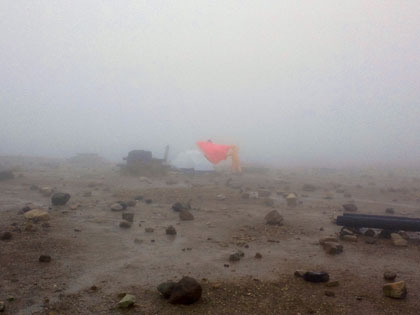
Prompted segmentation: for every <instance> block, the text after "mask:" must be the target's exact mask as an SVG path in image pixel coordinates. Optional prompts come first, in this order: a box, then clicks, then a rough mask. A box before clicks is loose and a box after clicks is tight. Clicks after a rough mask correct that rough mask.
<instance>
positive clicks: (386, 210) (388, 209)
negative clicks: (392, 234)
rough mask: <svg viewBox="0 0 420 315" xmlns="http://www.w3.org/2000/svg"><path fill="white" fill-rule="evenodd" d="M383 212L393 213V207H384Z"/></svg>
mask: <svg viewBox="0 0 420 315" xmlns="http://www.w3.org/2000/svg"><path fill="white" fill-rule="evenodd" d="M385 213H388V214H394V213H395V211H394V208H386V209H385Z"/></svg>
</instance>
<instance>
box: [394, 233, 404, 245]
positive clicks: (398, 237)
mask: <svg viewBox="0 0 420 315" xmlns="http://www.w3.org/2000/svg"><path fill="white" fill-rule="evenodd" d="M391 240H392V243H393V244H394V246H398V247H404V246H407V245H408V241H407V240H405V239H403V238H402V236H401V235H400V234H398V233H391Z"/></svg>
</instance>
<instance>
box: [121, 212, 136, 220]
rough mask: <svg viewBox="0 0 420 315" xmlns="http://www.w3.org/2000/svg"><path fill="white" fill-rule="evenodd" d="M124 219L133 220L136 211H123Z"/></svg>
mask: <svg viewBox="0 0 420 315" xmlns="http://www.w3.org/2000/svg"><path fill="white" fill-rule="evenodd" d="M122 219H123V220H126V221H128V222H133V221H134V213H128V212H124V213H122Z"/></svg>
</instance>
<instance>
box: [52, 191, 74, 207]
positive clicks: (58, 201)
mask: <svg viewBox="0 0 420 315" xmlns="http://www.w3.org/2000/svg"><path fill="white" fill-rule="evenodd" d="M69 200H70V194H68V193H62V192H56V193H54V194H53V195H52V197H51V203H52V204H53V206H64V205H65V204H66V203H67V201H69Z"/></svg>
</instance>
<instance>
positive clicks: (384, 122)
mask: <svg viewBox="0 0 420 315" xmlns="http://www.w3.org/2000/svg"><path fill="white" fill-rule="evenodd" d="M419 21H420V2H419V1H361V0H357V1H355V0H351V1H335V0H328V1H322V2H315V1H295V0H293V1H292V0H290V1H281V2H279V1H264V2H255V1H226V0H225V1H211V2H203V1H116V2H114V1H64V2H52V1H48V0H43V1H36V2H34V1H16V0H13V1H2V2H1V3H0V47H1V49H0V87H1V92H0V154H1V155H12V154H23V155H45V156H63V157H65V156H71V155H73V154H75V153H78V152H97V153H99V154H101V155H103V156H105V157H107V158H111V159H114V160H120V159H121V157H122V156H125V155H126V153H127V151H129V150H131V149H142V148H143V149H149V150H152V151H153V152H154V153H155V154H156V155H157V156H159V155H161V154H162V153H163V148H164V146H165V145H166V144H169V145H170V146H171V148H172V149H173V150H174V153H176V152H179V151H182V150H185V149H189V148H192V147H194V143H195V141H197V140H206V139H209V138H211V139H212V140H213V141H214V142H220V143H226V144H237V145H239V146H240V148H241V151H240V153H241V157H242V159H243V160H249V161H259V162H269V163H272V164H277V165H281V166H283V165H313V166H347V165H356V166H357V165H362V166H363V165H372V164H376V163H379V164H384V163H390V164H395V165H402V164H403V165H418V163H419V161H420V145H419V144H420V124H419V118H420V91H419V87H420V74H419V73H420V41H419V38H420V22H419Z"/></svg>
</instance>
